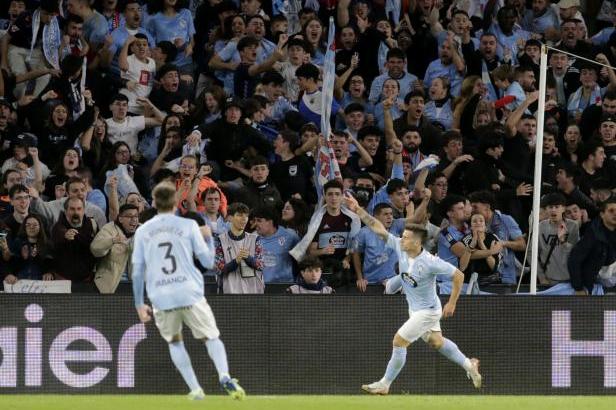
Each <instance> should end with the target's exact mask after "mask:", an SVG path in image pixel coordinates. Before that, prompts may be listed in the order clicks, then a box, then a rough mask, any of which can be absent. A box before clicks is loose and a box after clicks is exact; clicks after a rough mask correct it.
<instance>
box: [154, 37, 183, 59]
mask: <svg viewBox="0 0 616 410" xmlns="http://www.w3.org/2000/svg"><path fill="white" fill-rule="evenodd" d="M156 47H157V48H160V49H161V51H162V53H163V54H164V55H166V56H167V57H166V58H165V61H163V62H164V63H165V64H168V63H170V62H172V61H175V57H176V56H177V55H178V49H177V47H176V46H175V44H173V43H172V42H171V41H159V42H158V43H156Z"/></svg>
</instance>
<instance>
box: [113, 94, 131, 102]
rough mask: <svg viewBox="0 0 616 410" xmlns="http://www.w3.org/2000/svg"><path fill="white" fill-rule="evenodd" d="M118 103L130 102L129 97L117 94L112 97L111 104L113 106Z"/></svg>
mask: <svg viewBox="0 0 616 410" xmlns="http://www.w3.org/2000/svg"><path fill="white" fill-rule="evenodd" d="M116 101H126V102H128V97H127V96H126V94H122V93H117V94H115V95H114V96H113V97H111V103H112V104H113V103H114V102H116Z"/></svg>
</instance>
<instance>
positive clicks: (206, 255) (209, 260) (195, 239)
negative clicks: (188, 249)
mask: <svg viewBox="0 0 616 410" xmlns="http://www.w3.org/2000/svg"><path fill="white" fill-rule="evenodd" d="M191 225H192V226H191V242H192V246H193V252H194V254H195V256H196V257H197V258H198V259H199V262H201V265H203V266H204V267H205V268H207V269H212V268H213V267H214V257H215V253H214V244H213V240H212V237H209V238H208V241H207V242H206V241H205V240H204V239H203V235H201V231H200V230H199V225H197V223H196V222H194V221H193V223H192V224H191Z"/></svg>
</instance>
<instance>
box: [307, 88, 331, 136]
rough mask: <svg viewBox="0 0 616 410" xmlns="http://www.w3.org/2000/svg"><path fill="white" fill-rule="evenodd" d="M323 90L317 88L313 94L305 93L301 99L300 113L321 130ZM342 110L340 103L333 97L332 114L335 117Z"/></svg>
mask: <svg viewBox="0 0 616 410" xmlns="http://www.w3.org/2000/svg"><path fill="white" fill-rule="evenodd" d="M321 98H322V97H321V90H317V91H315V92H313V93H311V94H308V93H304V95H303V96H302V99H301V100H299V110H298V111H299V113H300V114H301V116H302V117H303V118H304V119H305V120H306V122H313V123H314V124H315V125H316V126H317V128H318V129H319V130H321V113H322V112H323V111H322V109H321ZM338 111H340V104H339V103H338V101H336V99H335V98H333V99H332V112H331V116H332V117H334V116H335V115H336V113H337V112H338Z"/></svg>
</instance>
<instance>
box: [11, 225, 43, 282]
mask: <svg viewBox="0 0 616 410" xmlns="http://www.w3.org/2000/svg"><path fill="white" fill-rule="evenodd" d="M3 240H4V239H3ZM11 253H12V255H13V256H12V258H11V272H12V273H9V274H8V275H7V276H6V277H5V278H4V280H5V281H6V282H7V283H15V282H17V281H18V280H20V279H31V280H53V279H54V273H53V272H54V263H53V259H52V251H51V243H50V241H49V240H48V239H47V235H45V228H44V226H43V222H42V220H41V218H39V217H38V216H37V215H33V214H32V215H28V216H26V218H25V219H24V222H23V224H22V225H21V227H20V228H19V231H17V232H16V234H15V236H14V239H13V241H12V243H11Z"/></svg>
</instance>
